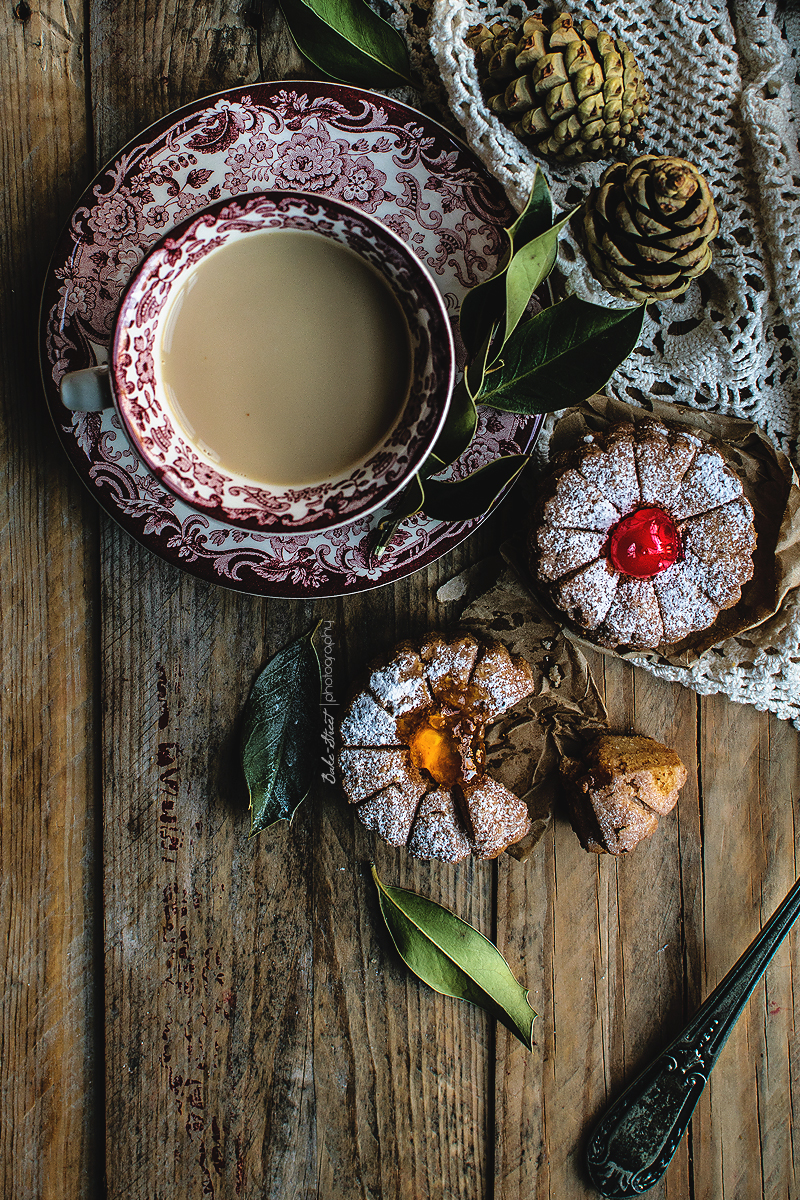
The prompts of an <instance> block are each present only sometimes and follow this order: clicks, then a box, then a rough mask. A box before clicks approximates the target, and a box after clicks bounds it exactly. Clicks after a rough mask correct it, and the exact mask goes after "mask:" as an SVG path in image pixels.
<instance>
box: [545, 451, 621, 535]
mask: <svg viewBox="0 0 800 1200" xmlns="http://www.w3.org/2000/svg"><path fill="white" fill-rule="evenodd" d="M542 511H543V515H544V519H545V521H546V522H547V524H548V525H561V526H567V527H570V528H573V529H594V530H597V531H598V532H599V533H607V532H608V530H609V529H610V528H611V526H612V525H614V524H616V522H617V521H618V520H619V518H620V513H619V512H618V511H617V509H616V508H615V507H614V505H613V504H611V503H610V502H609V501H608V500H607V499H606V498H605V496H604V495H603V493H602V492H601V491H600V490H599V489H598V488H596V487H595V486H594V484H592V483H589V481H588V479H585V478H584V477H583V475H581V473H580V471H576V470H574V468H572V467H570V468H568V469H567V470H566V471H564V473H563V474H562V475H561V476H560V477H559V478H558V480H557V481H556V485H555V494H554V495H553V496H552V497H551V498H550V499H549V500H546V501H545V503H544V506H543V510H542Z"/></svg>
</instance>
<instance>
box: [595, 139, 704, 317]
mask: <svg viewBox="0 0 800 1200" xmlns="http://www.w3.org/2000/svg"><path fill="white" fill-rule="evenodd" d="M583 229H584V236H585V243H586V250H587V253H588V256H589V262H590V264H591V268H592V271H593V273H594V275H595V276H596V277H597V279H599V281H600V282H601V283H602V284H603V287H605V288H606V289H607V290H608V291H609V292H611V294H612V295H614V296H620V297H622V298H624V299H627V300H636V301H638V302H640V303H645V304H647V303H649V302H650V301H652V300H672V299H674V297H675V296H680V295H681V294H682V293H683V292H685V291H686V289H687V288H688V286H689V284H690V283H691V281H692V280H693V279H695V278H696V277H697V276H698V275H702V274H703V272H704V271H707V270H708V268H709V266H710V265H711V242H712V241H713V239H714V238H715V237H716V235H717V233H718V232H719V217H718V215H717V210H716V208H715V206H714V200H713V197H712V195H711V192H710V190H709V187H708V184H707V183H706V180H705V179H704V178H703V176H702V175H701V173H700V171H699V170H698V169H697V167H696V166H695V165H694V164H693V163H690V162H687V161H686V159H683V158H674V157H672V156H669V155H657V154H644V155H642V156H641V157H639V158H636V159H634V160H633V162H631V163H614V165H613V166H611V167H609V168H608V170H607V171H605V172H604V174H603V176H602V178H601V179H600V183H599V185H598V187H596V188H594V189H593V190H592V193H591V195H590V196H589V198H588V200H587V202H586V207H585V209H584V214H583Z"/></svg>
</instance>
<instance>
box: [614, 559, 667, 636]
mask: <svg viewBox="0 0 800 1200" xmlns="http://www.w3.org/2000/svg"><path fill="white" fill-rule="evenodd" d="M656 578H658V577H657V576H656ZM600 635H601V637H602V640H603V644H605V645H609V646H631V647H633V648H634V649H640V648H644V647H649V646H657V645H658V644H659V642H661V641H662V640H663V637H664V626H663V624H662V621H661V613H660V612H659V608H658V601H657V600H656V594H655V591H654V589H653V581H652V580H651V579H634V578H633V577H632V576H631V575H620V576H619V586H618V587H617V591H616V595H615V596H614V602H613V604H612V605H611V607H610V608H609V610H608V612H607V614H606V618H605V621H604V622H603V625H602V628H601V630H600Z"/></svg>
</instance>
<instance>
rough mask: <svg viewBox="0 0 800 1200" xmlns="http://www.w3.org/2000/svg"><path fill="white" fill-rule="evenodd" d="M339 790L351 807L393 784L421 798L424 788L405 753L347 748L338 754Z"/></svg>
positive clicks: (382, 749) (378, 748) (377, 749)
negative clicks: (341, 790)
mask: <svg viewBox="0 0 800 1200" xmlns="http://www.w3.org/2000/svg"><path fill="white" fill-rule="evenodd" d="M339 772H340V775H341V782H342V788H343V790H344V793H345V795H346V796H347V799H348V800H349V801H350V803H351V804H358V802H359V801H361V800H367V799H369V797H370V796H374V794H375V793H376V792H381V791H383V790H384V788H387V787H391V786H392V785H393V784H395V785H397V786H398V787H402V788H409V790H410V791H414V790H416V791H417V796H418V797H419V796H421V795H422V793H423V792H424V790H425V785H424V783H423V782H422V778H421V776H420V774H419V772H418V771H417V770H416V768H415V767H414V766H412V764H411V759H410V758H409V754H408V750H390V749H385V748H383V747H377V748H375V747H370V748H369V749H368V748H366V747H350V748H345V749H343V750H341V751H340V753H339Z"/></svg>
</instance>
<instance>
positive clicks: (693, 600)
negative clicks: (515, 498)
mask: <svg viewBox="0 0 800 1200" xmlns="http://www.w3.org/2000/svg"><path fill="white" fill-rule="evenodd" d="M755 544H756V534H755V528H754V525H753V510H752V508H751V506H750V503H749V501H748V500H747V499H746V498H745V496H744V494H743V490H742V484H741V481H740V480H739V478H738V477H737V476H736V475H735V474H734V472H733V471H732V470H731V469H730V467H728V466H727V465H726V463H725V461H724V459H723V458H722V455H721V454H720V453H719V452H718V451H717V450H715V449H714V448H713V447H712V446H710V445H708V444H707V443H706V442H704V441H703V440H702V439H701V438H699V437H697V436H696V435H695V434H693V433H687V432H685V431H683V430H676V429H672V428H668V427H667V426H666V425H664V424H662V423H661V422H660V421H656V420H652V419H647V420H644V421H641V422H637V423H636V424H635V425H634V424H631V423H629V422H626V423H622V424H618V425H613V426H612V427H611V428H610V429H609V430H608V431H607V432H606V433H604V434H593V435H591V436H589V437H587V438H586V439H585V440H584V441H583V442H582V443H581V444H580V445H579V446H577V447H576V448H575V450H574V451H572V452H571V453H569V454H568V455H567V456H566V457H565V458H564V459H562V460H561V462H560V463H559V465H558V466H557V468H556V469H555V471H554V472H553V473H552V474H551V475H550V476H549V477H548V479H547V481H546V482H545V485H544V488H543V492H542V499H541V501H540V503H539V505H538V506H537V521H536V523H535V526H534V529H533V531H532V533H531V537H530V546H529V549H530V557H531V568H532V571H533V573H534V575H535V576H536V578H537V579H538V580H539V582H540V583H541V584H542V585H544V586H545V587H546V588H547V590H548V592H549V595H550V596H551V598H552V600H553V602H554V604H555V605H556V607H557V608H558V609H560V610H561V612H562V613H564V614H565V616H566V617H568V618H569V620H570V621H572V622H573V623H574V624H575V625H576V626H577V627H578V628H580V629H581V630H582V631H584V632H586V633H587V634H588V635H589V636H590V638H591V639H592V640H593V641H595V642H597V643H598V644H599V645H601V646H610V647H615V646H629V647H631V648H632V649H654V648H655V647H657V646H664V645H670V644H673V643H675V642H679V641H680V640H681V639H682V638H685V637H688V636H689V634H692V633H697V632H698V631H700V630H703V629H707V628H708V627H709V626H710V625H713V623H714V621H715V620H716V618H717V616H718V615H719V612H720V610H721V609H725V608H731V607H732V606H733V605H734V604H736V603H737V602H738V600H739V598H740V596H741V591H742V586H743V584H745V583H746V582H747V580H748V579H750V578H751V577H752V574H753V558H752V554H753V550H754V549H755Z"/></svg>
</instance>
